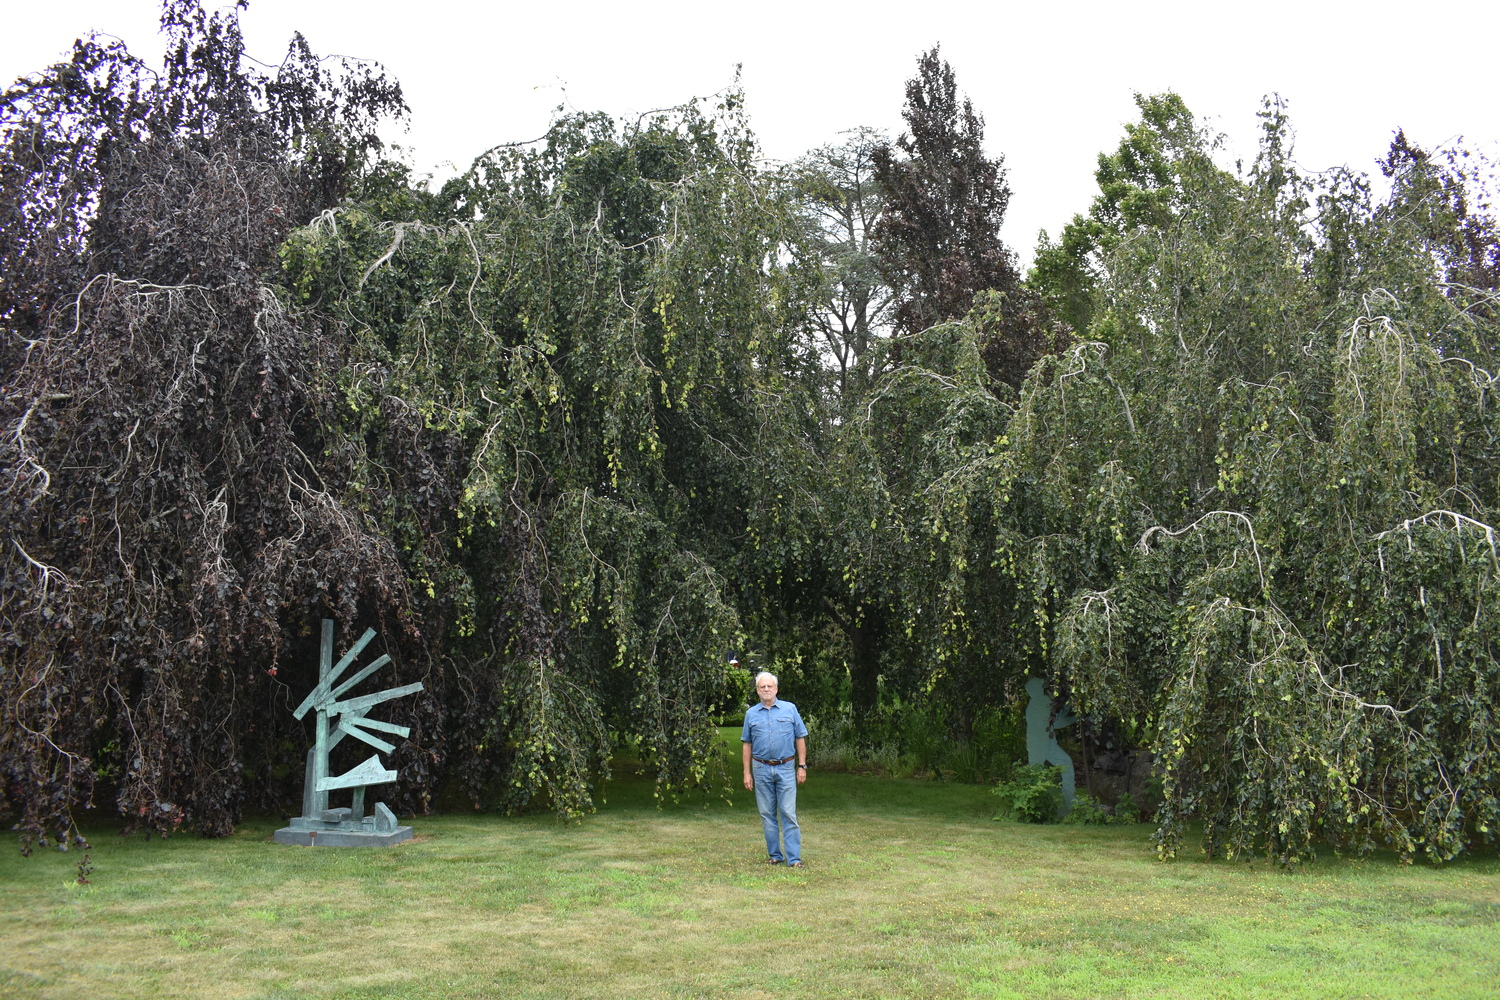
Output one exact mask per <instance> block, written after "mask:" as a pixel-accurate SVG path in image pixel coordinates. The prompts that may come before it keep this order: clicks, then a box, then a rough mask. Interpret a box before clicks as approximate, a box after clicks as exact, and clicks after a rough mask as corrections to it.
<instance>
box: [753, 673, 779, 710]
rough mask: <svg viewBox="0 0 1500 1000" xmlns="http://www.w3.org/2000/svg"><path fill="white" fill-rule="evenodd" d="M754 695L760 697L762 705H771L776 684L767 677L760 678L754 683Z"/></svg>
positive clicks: (773, 700) (773, 701) (774, 695)
mask: <svg viewBox="0 0 1500 1000" xmlns="http://www.w3.org/2000/svg"><path fill="white" fill-rule="evenodd" d="M755 693H756V694H758V695H760V701H761V704H762V705H771V704H774V703H775V701H776V682H775V681H773V680H771V678H769V677H762V678H761V679H760V680H758V681H756V682H755Z"/></svg>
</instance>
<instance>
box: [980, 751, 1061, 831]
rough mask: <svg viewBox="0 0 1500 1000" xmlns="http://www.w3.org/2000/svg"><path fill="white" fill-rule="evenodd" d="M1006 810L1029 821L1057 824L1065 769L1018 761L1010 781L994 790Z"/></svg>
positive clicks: (1016, 817) (1003, 782) (1015, 816)
mask: <svg viewBox="0 0 1500 1000" xmlns="http://www.w3.org/2000/svg"><path fill="white" fill-rule="evenodd" d="M991 792H992V794H994V795H995V796H997V797H998V798H999V799H1000V801H1001V803H1002V805H1003V809H1004V811H1005V812H1006V813H1007V814H1008V815H1010V816H1012V817H1014V818H1015V819H1019V820H1023V821H1025V822H1027V823H1055V822H1057V817H1058V815H1059V814H1060V813H1061V812H1062V807H1063V793H1062V771H1061V770H1059V769H1058V768H1056V767H1054V766H1053V765H1051V764H1035V765H1031V764H1022V763H1021V762H1020V761H1017V762H1016V766H1015V768H1014V769H1013V770H1012V771H1011V776H1010V778H1009V779H1008V780H1006V781H1002V782H1000V784H998V785H996V786H995V787H994V788H993V789H991Z"/></svg>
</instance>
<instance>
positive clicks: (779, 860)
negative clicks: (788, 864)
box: [766, 858, 801, 865]
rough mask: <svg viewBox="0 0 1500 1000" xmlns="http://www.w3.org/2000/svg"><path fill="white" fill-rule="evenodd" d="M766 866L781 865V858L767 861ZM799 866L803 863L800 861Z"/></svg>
mask: <svg viewBox="0 0 1500 1000" xmlns="http://www.w3.org/2000/svg"><path fill="white" fill-rule="evenodd" d="M766 864H768V865H779V864H781V859H780V858H767V859H766ZM798 864H801V862H800V861H799V862H798Z"/></svg>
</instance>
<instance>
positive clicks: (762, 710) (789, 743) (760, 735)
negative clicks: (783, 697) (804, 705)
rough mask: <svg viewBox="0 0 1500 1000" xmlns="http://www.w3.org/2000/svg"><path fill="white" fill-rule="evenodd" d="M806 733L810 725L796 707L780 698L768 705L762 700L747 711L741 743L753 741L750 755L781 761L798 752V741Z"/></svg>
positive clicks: (761, 758)
mask: <svg viewBox="0 0 1500 1000" xmlns="http://www.w3.org/2000/svg"><path fill="white" fill-rule="evenodd" d="M806 735H807V725H806V724H805V723H804V722H803V721H802V715H801V713H800V712H798V711H797V706H796V705H793V704H792V703H791V702H789V701H777V702H776V704H774V705H772V706H771V707H770V708H767V707H766V706H765V705H762V704H761V703H760V702H756V703H755V704H754V705H751V706H750V710H749V711H747V712H746V713H745V725H744V727H743V728H742V729H741V730H740V742H741V743H748V744H750V756H752V757H756V758H758V759H760V760H781V759H782V758H783V757H791V756H794V755H795V754H796V753H797V742H796V741H797V740H799V739H802V738H803V737H805V736H806Z"/></svg>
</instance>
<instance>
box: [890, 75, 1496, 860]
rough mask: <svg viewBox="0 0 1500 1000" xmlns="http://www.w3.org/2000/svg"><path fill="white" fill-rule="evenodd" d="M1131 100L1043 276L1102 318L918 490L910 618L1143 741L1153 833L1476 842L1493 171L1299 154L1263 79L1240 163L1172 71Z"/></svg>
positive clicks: (1166, 839) (932, 641)
mask: <svg viewBox="0 0 1500 1000" xmlns="http://www.w3.org/2000/svg"><path fill="white" fill-rule="evenodd" d="M1141 106H1142V111H1143V116H1142V122H1141V123H1140V124H1138V125H1135V126H1132V127H1131V129H1130V130H1129V132H1128V134H1127V138H1126V140H1125V142H1124V143H1122V146H1121V149H1120V151H1119V152H1118V153H1117V154H1113V155H1111V156H1106V157H1101V168H1100V180H1101V189H1102V194H1101V196H1100V198H1099V200H1098V201H1097V202H1096V204H1095V207H1094V210H1093V211H1092V212H1091V213H1090V215H1089V216H1088V217H1086V218H1080V219H1078V220H1075V222H1074V224H1073V226H1071V227H1070V231H1069V232H1068V233H1066V234H1065V235H1064V238H1063V239H1062V240H1060V241H1059V243H1058V244H1055V245H1053V246H1051V247H1044V249H1043V251H1042V254H1041V259H1040V261H1039V263H1040V264H1042V265H1045V267H1041V268H1039V270H1040V271H1042V272H1043V273H1042V275H1041V276H1042V277H1043V278H1044V279H1049V280H1050V283H1048V282H1047V281H1046V280H1044V281H1043V282H1042V290H1043V291H1044V292H1045V293H1048V294H1052V295H1055V296H1056V297H1057V300H1058V301H1063V302H1067V301H1069V300H1068V296H1072V297H1073V298H1072V301H1073V303H1074V305H1075V306H1076V304H1077V295H1078V293H1079V290H1083V291H1084V292H1086V294H1087V295H1088V296H1089V297H1090V299H1091V301H1092V305H1091V307H1090V309H1089V310H1088V318H1089V326H1088V328H1087V331H1086V336H1085V339H1084V341H1083V342H1081V343H1079V344H1077V345H1076V346H1074V347H1073V348H1071V349H1070V350H1069V351H1067V352H1066V353H1065V354H1063V355H1062V356H1060V357H1055V358H1051V359H1045V360H1044V361H1043V362H1042V363H1041V364H1040V365H1039V366H1038V367H1037V368H1036V369H1035V370H1034V371H1033V372H1032V374H1031V377H1030V379H1029V380H1028V383H1027V385H1026V387H1025V391H1024V392H1023V395H1022V398H1021V401H1020V403H1019V405H1018V407H1017V409H1016V410H1015V412H1014V414H1013V415H1011V416H1010V418H1009V420H1008V422H1007V423H1006V425H1005V430H1004V434H1003V436H1001V437H999V438H998V439H997V440H995V441H994V442H992V444H991V446H990V447H989V448H980V447H978V446H977V445H976V446H974V447H971V448H970V449H969V452H968V456H967V458H966V460H965V461H962V462H959V463H957V464H955V465H953V466H951V467H950V469H949V470H948V472H947V473H946V478H945V479H944V480H942V481H941V482H935V483H934V487H933V488H930V489H929V490H927V491H926V494H925V497H924V503H925V505H926V506H925V514H924V520H923V524H924V526H925V534H924V537H923V541H922V545H923V546H924V547H925V548H926V550H927V554H928V559H929V564H930V567H931V568H930V569H928V570H927V571H925V572H924V573H922V574H921V575H920V576H919V577H917V578H914V579H913V581H912V584H913V589H914V590H916V589H919V588H920V587H922V585H923V582H924V580H925V585H926V588H927V590H926V596H925V597H924V598H923V599H922V601H921V605H922V606H923V607H924V608H925V610H924V612H923V613H922V614H919V615H917V614H914V615H913V616H912V618H911V620H910V625H909V627H910V629H911V630H912V631H913V633H914V634H916V635H918V636H921V637H923V639H924V645H926V646H927V648H930V649H931V650H933V651H934V656H935V658H936V660H937V661H938V664H939V666H938V668H937V672H938V674H939V675H940V676H939V677H938V678H935V687H934V690H936V691H941V683H940V682H941V675H942V674H944V673H947V672H950V671H952V669H953V668H952V666H951V665H952V664H964V663H966V662H968V661H969V660H970V659H971V658H972V656H973V652H974V650H976V649H981V648H986V647H989V648H994V647H996V646H1003V647H1005V648H1007V649H1008V651H1009V652H1008V654H1007V663H1008V666H1009V669H1010V670H1011V671H1020V670H1031V671H1033V672H1042V673H1044V674H1045V676H1046V677H1047V678H1048V680H1049V683H1050V685H1051V686H1052V688H1053V690H1054V691H1057V692H1059V693H1063V694H1067V695H1069V696H1071V697H1072V699H1073V700H1074V703H1075V704H1076V705H1078V706H1079V707H1080V708H1081V709H1082V711H1084V712H1087V713H1090V714H1092V715H1093V716H1094V717H1095V718H1096V719H1100V720H1111V721H1112V722H1113V723H1114V724H1116V725H1118V726H1119V727H1121V729H1122V730H1123V731H1124V732H1125V733H1126V734H1127V736H1128V738H1130V739H1132V740H1134V741H1135V742H1136V743H1137V745H1142V744H1143V745H1146V746H1149V747H1150V748H1151V749H1152V750H1153V751H1154V752H1155V754H1156V757H1157V762H1158V764H1157V766H1158V769H1159V773H1160V774H1161V776H1162V778H1163V780H1164V786H1165V788H1164V790H1165V803H1164V804H1163V806H1162V807H1161V809H1160V811H1159V813H1158V821H1159V824H1160V826H1159V830H1158V832H1157V835H1156V836H1157V843H1158V845H1159V848H1160V850H1161V852H1162V854H1163V855H1164V856H1171V855H1174V854H1175V853H1176V852H1177V851H1178V850H1179V849H1180V847H1181V843H1182V839H1183V835H1184V830H1185V824H1186V822H1187V821H1188V819H1189V818H1190V817H1194V816H1196V817H1198V818H1200V819H1201V820H1202V821H1203V823H1204V844H1203V846H1204V849H1205V850H1206V851H1207V852H1208V853H1210V854H1211V855H1212V854H1220V853H1222V854H1224V855H1226V856H1236V855H1244V854H1250V853H1255V852H1264V853H1266V854H1267V855H1269V856H1272V857H1275V858H1277V859H1279V860H1281V861H1282V862H1283V863H1293V862H1295V861H1297V860H1299V859H1301V858H1306V857H1309V856H1311V854H1312V853H1313V851H1314V849H1315V846H1316V845H1317V844H1318V843H1320V842H1321V843H1326V844H1331V845H1333V846H1334V847H1335V848H1337V849H1340V850H1351V851H1355V852H1365V851H1369V850H1371V849H1373V848H1374V847H1376V846H1380V845H1383V846H1388V847H1391V848H1394V849H1395V850H1397V851H1398V852H1400V854H1401V855H1402V857H1404V858H1411V857H1414V856H1418V855H1421V856H1425V857H1428V858H1430V859H1433V860H1444V859H1448V858H1451V857H1453V856H1455V855H1456V854H1458V853H1460V852H1461V851H1463V850H1464V849H1466V848H1467V847H1468V846H1470V845H1473V844H1478V843H1483V844H1492V843H1494V841H1495V836H1496V830H1497V823H1500V812H1497V810H1500V798H1497V793H1500V745H1497V736H1496V729H1495V725H1494V723H1495V719H1494V714H1493V713H1494V706H1495V704H1496V701H1497V699H1500V664H1497V659H1496V653H1497V648H1496V644H1495V640H1496V635H1495V630H1496V627H1497V626H1496V622H1497V618H1496V616H1495V615H1494V613H1493V610H1492V609H1493V607H1494V604H1493V602H1494V600H1495V599H1496V597H1497V596H1500V594H1497V574H1500V563H1497V553H1496V540H1495V531H1494V528H1493V527H1492V525H1494V523H1495V516H1496V489H1497V485H1500V484H1497V475H1496V474H1497V471H1500V466H1497V460H1500V456H1497V453H1496V445H1495V440H1496V439H1495V431H1496V426H1495V416H1494V413H1495V410H1494V400H1493V399H1492V391H1493V388H1494V377H1493V375H1492V374H1491V372H1492V371H1493V368H1492V362H1491V360H1490V359H1491V358H1493V354H1494V349H1495V345H1496V343H1497V333H1500V330H1497V327H1496V320H1495V315H1494V302H1495V301H1496V297H1495V296H1496V290H1495V288H1494V284H1493V281H1492V280H1490V281H1489V283H1488V285H1486V284H1484V282H1485V281H1486V280H1488V279H1486V277H1485V275H1486V274H1487V272H1486V271H1485V270H1484V267H1483V266H1482V265H1483V264H1484V263H1485V262H1486V261H1488V260H1492V259H1494V258H1493V253H1494V247H1495V245H1496V244H1495V239H1494V237H1495V229H1494V227H1493V224H1492V223H1491V222H1490V221H1489V220H1488V217H1487V216H1486V215H1484V213H1483V210H1482V208H1481V206H1480V204H1479V202H1478V200H1477V199H1476V197H1475V192H1476V191H1478V190H1479V189H1478V188H1477V187H1476V186H1475V184H1474V181H1475V179H1476V178H1475V177H1474V176H1473V172H1472V171H1469V172H1468V173H1465V171H1464V169H1463V168H1462V166H1461V164H1462V161H1461V160H1458V159H1454V160H1451V161H1449V160H1444V159H1443V158H1441V157H1436V156H1432V155H1429V154H1427V153H1425V152H1423V151H1420V150H1415V151H1413V150H1411V149H1409V148H1406V147H1405V144H1404V142H1401V141H1398V143H1397V144H1396V146H1394V147H1393V152H1392V157H1391V159H1390V160H1389V161H1388V162H1387V163H1386V164H1385V165H1384V166H1385V169H1386V170H1387V171H1388V172H1389V175H1390V176H1391V179H1392V183H1393V190H1392V193H1391V194H1390V196H1389V198H1388V199H1386V200H1384V201H1382V202H1376V201H1374V200H1373V199H1372V198H1371V197H1370V194H1369V187H1368V185H1367V184H1366V183H1365V182H1364V181H1363V179H1362V178H1359V177H1355V176H1349V175H1334V176H1332V177H1331V178H1329V179H1325V180H1323V181H1321V182H1320V185H1315V184H1314V183H1313V182H1312V181H1311V180H1309V179H1307V178H1305V177H1302V176H1300V175H1298V173H1297V172H1296V171H1295V169H1294V168H1293V166H1292V164H1291V160H1290V149H1289V146H1290V133H1289V129H1288V127H1287V123H1286V118H1285V114H1284V110H1283V109H1282V108H1281V106H1280V105H1279V104H1276V103H1274V102H1272V103H1270V104H1268V106H1267V108H1266V110H1265V112H1264V113H1263V122H1264V129H1265V131H1264V142H1263V145H1262V150H1261V154H1260V156H1259V158H1258V159H1257V160H1256V162H1255V163H1254V165H1253V166H1252V167H1251V168H1250V170H1249V171H1248V172H1247V173H1246V174H1245V175H1243V176H1240V175H1235V174H1232V173H1229V172H1227V171H1224V170H1222V169H1220V168H1219V167H1217V166H1215V165H1214V161H1213V157H1212V152H1213V143H1212V141H1211V139H1210V137H1209V136H1207V135H1206V134H1204V133H1202V132H1201V131H1199V130H1198V128H1197V127H1196V125H1195V124H1194V122H1193V119H1192V118H1191V116H1190V114H1189V113H1188V111H1187V109H1186V107H1185V106H1183V105H1182V103H1181V101H1180V100H1179V99H1178V98H1176V97H1175V96H1173V95H1166V96H1163V97H1157V98H1149V99H1145V98H1143V99H1142V100H1141ZM1047 269H1050V272H1049V271H1048V270H1047ZM1476 276H1478V280H1477V282H1476ZM1035 277H1036V276H1034V278H1035ZM1074 315H1081V311H1080V310H1078V309H1076V308H1074ZM911 562H912V563H913V564H915V563H916V560H912V561H911ZM934 611H936V612H938V613H937V614H934V613H933V612H934Z"/></svg>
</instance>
